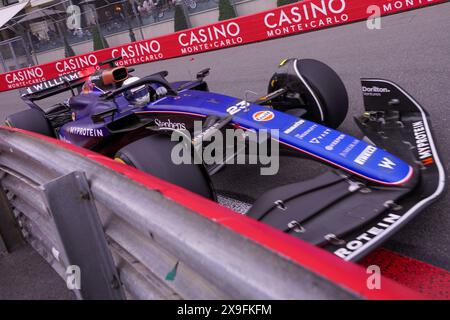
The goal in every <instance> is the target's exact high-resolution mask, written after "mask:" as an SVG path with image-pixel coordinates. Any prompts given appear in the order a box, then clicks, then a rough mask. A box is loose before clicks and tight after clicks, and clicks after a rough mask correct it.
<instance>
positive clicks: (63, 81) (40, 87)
mask: <svg viewBox="0 0 450 320" xmlns="http://www.w3.org/2000/svg"><path fill="white" fill-rule="evenodd" d="M95 71H96V68H95V67H89V68H87V69H84V70H81V71H78V72H74V73H69V74H66V75H62V76H60V77H58V78H55V79H51V80H47V81H43V82H39V83H37V84H34V85H32V86H30V87H27V88H25V89H24V90H22V95H21V97H22V99H23V100H25V101H27V100H28V101H35V100H41V99H45V98H48V97H50V96H53V95H56V94H59V93H62V92H65V91H69V90H71V91H72V94H73V95H74V94H75V92H74V89H76V88H80V87H81V86H82V85H83V84H84V82H85V81H86V80H87V79H88V77H89V76H90V75H91V74H93V73H94V72H95Z"/></svg>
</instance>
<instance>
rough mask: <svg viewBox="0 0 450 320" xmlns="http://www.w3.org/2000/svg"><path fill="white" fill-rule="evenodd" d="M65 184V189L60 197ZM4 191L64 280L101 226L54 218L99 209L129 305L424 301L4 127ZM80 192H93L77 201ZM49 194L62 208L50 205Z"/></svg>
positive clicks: (188, 198)
mask: <svg viewBox="0 0 450 320" xmlns="http://www.w3.org/2000/svg"><path fill="white" fill-rule="evenodd" d="M83 176H84V177H85V178H82V177H83ZM61 179H62V180H63V181H64V183H66V184H65V188H64V189H63V188H61V189H60V190H57V189H55V183H58V182H59V181H60V180H61ZM74 179H75V180H74ZM80 179H81V180H80ZM84 179H85V180H84ZM68 181H69V182H70V181H81V183H79V185H78V186H76V185H71V184H70V183H68ZM83 181H85V182H83ZM0 182H1V186H2V192H3V193H4V194H5V195H6V198H7V199H8V201H9V205H10V208H11V209H12V210H10V211H12V213H13V215H14V216H15V218H16V219H17V221H18V222H19V225H20V228H21V231H22V233H23V234H24V237H25V238H26V239H27V241H28V242H29V243H30V244H31V245H32V246H33V247H34V248H35V249H36V250H37V251H38V252H39V253H40V254H41V255H42V256H43V257H44V258H45V259H46V260H47V261H48V262H49V263H50V264H51V265H52V267H53V268H54V269H55V270H56V271H57V272H58V273H59V274H60V275H61V276H62V277H63V278H64V277H65V271H66V268H67V267H68V256H72V257H74V255H73V254H72V253H73V252H76V251H78V252H86V250H90V249H91V248H86V247H87V246H89V244H88V245H87V244H86V241H87V240H88V238H89V235H88V233H89V232H88V230H87V229H85V230H86V232H82V233H80V234H79V237H76V238H73V235H74V230H77V229H76V228H79V227H80V226H82V224H83V223H87V222H86V221H84V219H88V218H89V220H90V221H91V222H92V221H93V222H94V224H95V221H96V220H98V219H96V218H95V217H93V216H92V215H91V216H89V215H88V216H87V218H86V213H85V212H83V213H81V212H80V213H79V214H73V213H71V216H70V217H68V218H67V220H66V221H64V220H63V221H61V217H64V214H67V213H66V212H64V211H65V210H61V209H59V210H57V209H56V210H55V208H58V206H59V208H61V206H62V207H63V208H64V206H66V209H67V211H69V210H72V211H73V206H74V203H73V202H74V199H76V197H77V196H78V197H79V199H80V200H79V201H82V200H83V199H84V200H86V199H87V200H89V199H90V200H93V201H94V203H95V206H94V207H95V208H91V209H89V208H88V209H87V210H88V211H89V212H92V214H96V213H95V211H98V215H99V217H100V218H101V225H102V226H101V228H100V230H101V229H103V230H104V233H103V231H101V232H100V233H97V234H95V233H94V235H95V236H96V237H97V239H98V241H100V242H102V241H104V238H105V235H106V239H107V243H108V246H106V248H109V249H107V250H106V251H107V252H103V253H104V255H103V257H102V259H103V261H106V262H107V260H108V257H107V256H108V255H109V256H110V257H112V258H113V259H114V264H113V268H114V270H117V272H118V277H119V279H116V281H115V282H114V284H115V286H114V289H120V290H121V288H123V289H124V291H125V292H126V295H127V297H129V298H136V299H186V298H191V299H204V298H207V299H223V298H233V299H239V298H241V299H242V298H243V299H314V298H320V299H329V298H334V299H339V298H340V299H351V298H368V299H420V298H422V297H421V296H420V295H418V294H416V293H415V292H413V291H410V290H409V289H406V288H404V287H402V286H400V285H398V284H396V283H394V282H392V281H391V280H389V279H384V278H383V279H382V288H381V290H370V289H369V288H368V287H367V277H368V275H367V274H366V272H365V270H364V269H362V268H361V267H360V266H357V265H355V264H352V263H349V262H344V261H342V260H340V259H339V258H337V257H335V256H333V255H331V254H329V253H327V252H325V251H323V250H321V249H318V248H316V247H313V246H311V245H309V244H307V243H305V242H303V241H300V240H298V239H296V238H294V237H290V236H288V235H286V234H283V233H281V232H279V231H277V230H275V229H273V228H271V227H269V226H266V225H263V224H261V223H259V222H257V221H254V220H251V219H249V218H247V217H245V216H242V215H240V214H237V213H234V212H232V211H230V210H228V209H226V208H223V207H221V206H219V205H217V204H216V203H214V202H211V201H209V200H207V199H204V198H202V197H200V196H198V195H195V194H192V193H190V192H189V191H186V190H184V189H182V188H179V187H176V186H174V185H171V184H169V183H167V182H164V181H162V180H159V179H157V178H154V177H152V176H149V175H147V174H144V173H142V172H139V171H137V170H135V169H133V168H130V167H128V166H125V165H122V164H120V163H117V162H115V161H113V160H112V159H109V158H105V157H103V156H101V155H99V154H96V153H93V152H90V151H87V150H84V149H81V148H78V147H75V146H72V145H69V144H66V143H64V142H61V141H57V140H54V139H51V138H47V137H43V136H40V135H37V134H32V133H26V132H23V131H21V130H17V129H11V128H4V127H0ZM77 188H81V189H79V190H82V189H83V188H87V189H88V190H87V191H81V192H77V193H75V194H73V193H74V191H73V190H76V189H77ZM70 190H72V191H70ZM53 192H57V193H59V195H60V197H61V198H59V197H58V199H55V198H54V197H53V198H52V196H51V195H52V194H54V193H53ZM49 195H50V196H49ZM63 198H64V199H69V200H68V202H67V203H64V202H62V201H61V199H63ZM55 200H57V201H56V202H55ZM77 205H78V204H77V203H75V206H77ZM82 205H83V204H82ZM0 214H5V212H0ZM74 216H75V217H74ZM77 216H78V217H79V219H78V220H77V219H76V217H77ZM81 217H84V218H81ZM80 219H83V220H82V221H80ZM58 230H66V232H67V233H69V234H71V235H69V236H68V235H66V234H60V233H59V232H58ZM91 235H92V233H91ZM71 237H72V240H71V241H68V239H71ZM62 240H63V241H62ZM97 245H98V243H97V242H91V243H90V246H92V247H95V246H97ZM79 257H80V256H79ZM80 259H82V258H80ZM95 261H99V258H98V257H91V258H90V259H89V261H73V259H72V261H71V263H72V264H78V262H80V264H81V265H83V264H86V263H87V264H88V265H89V264H90V265H91V266H92V264H94V263H95ZM99 263H100V262H99ZM106 264H107V263H106ZM91 269H92V268H91ZM115 272H116V271H113V270H112V271H111V272H110V273H112V274H114V273H115ZM89 275H91V276H92V272H91V273H89ZM85 278H86V277H85ZM85 278H83V270H81V279H85ZM91 278H92V277H91ZM93 281H96V280H95V279H94V280H93ZM121 283H122V284H123V285H122V286H121V285H120V284H121ZM89 284H90V283H88V284H86V283H85V284H84V285H83V282H81V287H82V288H83V287H89ZM91 287H92V286H91ZM82 290H83V289H82ZM94 291H95V288H94ZM79 297H81V298H86V297H88V298H89V297H104V296H102V295H99V294H98V293H97V295H95V294H92V292H91V294H89V292H88V293H86V292H85V293H84V294H81V295H80V294H79ZM108 297H110V296H108ZM116 297H120V294H117V295H116Z"/></svg>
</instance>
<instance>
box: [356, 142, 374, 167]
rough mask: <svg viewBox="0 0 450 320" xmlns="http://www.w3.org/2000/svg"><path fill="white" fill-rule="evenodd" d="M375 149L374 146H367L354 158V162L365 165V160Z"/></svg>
mask: <svg viewBox="0 0 450 320" xmlns="http://www.w3.org/2000/svg"><path fill="white" fill-rule="evenodd" d="M376 151H377V148H376V147H374V146H368V147H367V148H365V149H364V150H363V152H361V154H360V155H359V156H358V157H357V158H356V159H355V162H356V163H357V164H360V165H362V166H363V165H365V164H366V162H367V160H369V159H370V157H371V156H372V155H373V154H374V153H375V152H376Z"/></svg>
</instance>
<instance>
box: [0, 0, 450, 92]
mask: <svg viewBox="0 0 450 320" xmlns="http://www.w3.org/2000/svg"><path fill="white" fill-rule="evenodd" d="M443 2H447V0H305V1H300V2H297V3H295V4H291V5H287V6H283V7H279V8H277V9H273V10H269V11H264V12H260V13H257V14H253V15H247V16H242V17H238V18H236V19H231V20H226V21H222V22H217V23H214V24H210V25H206V26H201V27H196V28H193V29H189V30H183V31H180V32H176V33H171V34H168V35H164V36H160V37H157V38H152V39H146V40H142V41H137V42H133V43H128V44H124V45H121V46H117V47H113V48H107V49H103V50H100V51H95V52H90V53H87V54H82V55H78V56H74V57H70V58H67V59H62V60H58V61H53V62H50V63H46V64H41V65H37V66H33V67H29V68H24V69H19V70H15V71H11V72H7V73H3V74H0V91H7V90H13V89H17V88H22V87H28V86H30V85H35V84H37V83H41V82H43V81H48V80H51V79H54V78H58V77H61V76H64V75H66V74H71V73H74V72H77V71H81V70H84V69H86V68H89V67H97V66H98V64H99V62H101V61H103V60H106V59H110V58H114V57H119V56H122V58H123V59H122V60H121V61H118V62H117V63H116V64H117V65H121V66H132V65H138V64H143V63H149V62H153V61H159V60H163V59H170V58H175V57H180V56H185V55H192V54H196V53H201V52H207V51H212V50H219V49H224V48H229V47H233V46H240V45H244V44H249V43H253V42H258V41H266V40H270V39H275V38H280V37H285V36H289V35H294V34H299V33H303V32H311V31H315V30H320V29H324V28H330V27H335V26H339V25H345V24H348V23H352V22H356V21H361V20H366V19H372V18H375V17H378V16H385V15H390V14H394V13H398V12H402V11H406V10H412V9H417V8H421V7H425V6H429V5H434V4H438V3H443Z"/></svg>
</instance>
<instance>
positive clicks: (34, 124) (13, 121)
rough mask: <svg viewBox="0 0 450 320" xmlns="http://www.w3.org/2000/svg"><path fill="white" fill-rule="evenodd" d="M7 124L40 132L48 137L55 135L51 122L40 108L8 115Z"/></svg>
mask: <svg viewBox="0 0 450 320" xmlns="http://www.w3.org/2000/svg"><path fill="white" fill-rule="evenodd" d="M5 124H6V125H7V126H9V127H13V128H18V129H23V130H27V131H31V132H35V133H39V134H42V135H44V136H47V137H53V138H54V137H55V132H54V130H53V129H52V127H51V125H50V122H49V121H48V120H47V118H46V117H45V115H44V113H43V112H41V111H39V110H35V109H28V110H24V111H20V112H17V113H14V114H12V115H9V116H8V117H6V120H5Z"/></svg>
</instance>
